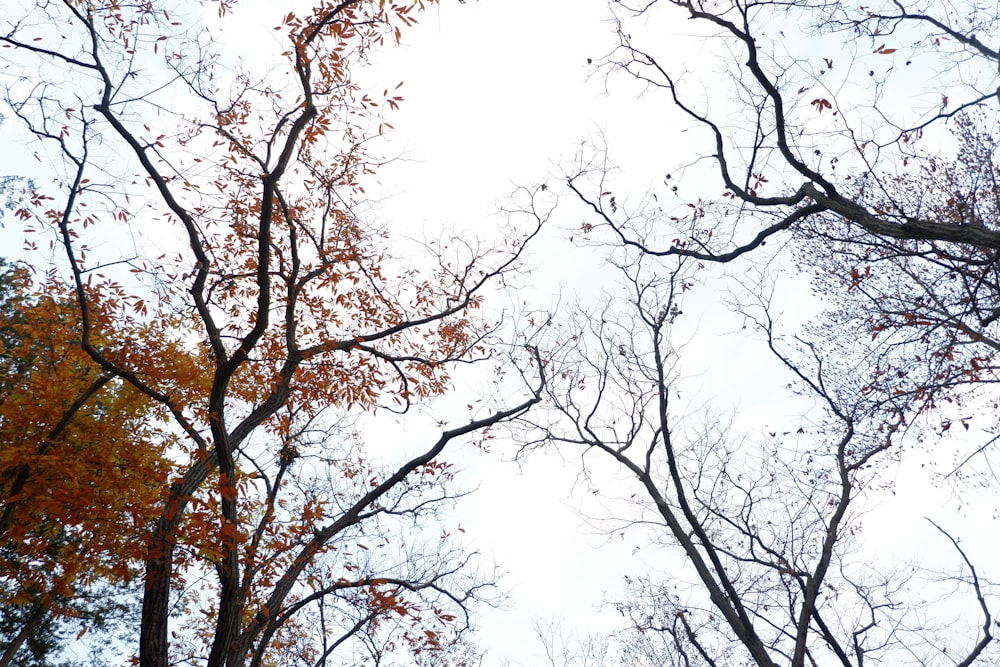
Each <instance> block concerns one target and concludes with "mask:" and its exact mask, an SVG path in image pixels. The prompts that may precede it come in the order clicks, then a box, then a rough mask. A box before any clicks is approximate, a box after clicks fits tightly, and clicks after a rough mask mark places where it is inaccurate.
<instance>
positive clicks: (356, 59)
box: [0, 0, 542, 667]
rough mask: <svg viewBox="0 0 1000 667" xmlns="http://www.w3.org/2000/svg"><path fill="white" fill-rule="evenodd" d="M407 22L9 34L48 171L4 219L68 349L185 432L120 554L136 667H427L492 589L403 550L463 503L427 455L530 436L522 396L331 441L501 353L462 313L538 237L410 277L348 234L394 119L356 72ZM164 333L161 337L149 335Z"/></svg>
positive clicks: (448, 556) (438, 552)
mask: <svg viewBox="0 0 1000 667" xmlns="http://www.w3.org/2000/svg"><path fill="white" fill-rule="evenodd" d="M422 6H423V3H420V2H409V3H406V2H404V3H399V4H392V3H386V2H381V1H375V0H343V1H340V2H322V1H321V2H317V3H314V4H313V5H310V6H303V7H300V8H297V9H294V10H292V11H282V12H281V13H280V15H275V16H273V17H271V20H272V22H269V23H267V24H265V25H264V26H263V29H261V26H260V21H261V20H262V17H263V16H264V15H266V14H267V12H260V11H258V10H259V8H248V11H249V12H250V15H249V16H243V14H241V7H240V6H238V5H236V4H235V3H232V2H222V3H219V4H218V5H217V8H218V14H219V19H218V21H219V26H220V27H221V28H222V29H223V30H239V31H241V33H242V34H241V36H240V38H239V39H232V38H231V35H232V34H233V33H227V34H226V36H227V39H225V40H223V38H222V37H221V36H220V37H218V38H217V39H218V40H219V41H218V42H213V41H212V40H211V38H210V36H211V34H212V33H211V32H210V31H208V26H206V25H205V24H206V23H211V22H212V21H214V19H212V20H210V19H208V18H199V16H198V14H199V12H200V11H201V10H202V9H203V8H202V7H201V5H198V4H196V3H193V4H190V5H178V6H175V5H173V4H172V5H170V6H165V5H161V4H159V3H156V2H142V3H138V4H127V3H119V2H117V1H111V2H98V3H92V2H91V3H82V2H76V1H75V0H67V1H66V2H59V3H35V4H30V3H29V4H28V5H27V6H25V7H24V8H23V13H9V12H8V13H6V16H5V17H4V19H3V20H4V28H3V30H2V32H3V36H2V37H0V42H2V45H3V46H4V47H5V51H4V58H5V61H6V63H7V65H6V66H7V67H9V68H11V71H14V72H17V73H18V74H17V75H16V76H15V78H14V79H13V80H11V82H9V83H8V85H7V88H6V98H7V101H8V104H9V105H10V109H11V110H12V112H13V113H14V114H15V115H16V116H17V117H18V118H19V119H20V120H21V121H22V126H23V127H24V128H26V129H27V130H28V131H29V132H30V133H31V134H32V135H34V137H35V138H37V139H38V144H37V145H38V146H39V148H38V151H39V157H40V158H41V159H43V160H44V159H49V160H52V164H53V165H54V170H55V173H57V174H58V179H57V181H56V182H55V184H54V186H55V187H53V188H49V187H45V186H43V185H39V188H38V190H37V191H36V192H33V193H32V195H31V198H30V199H31V203H30V204H29V205H26V206H25V207H24V208H21V209H20V210H18V211H17V215H18V216H19V217H20V218H21V219H23V220H24V221H25V223H27V224H29V225H31V232H32V233H33V234H35V235H36V236H40V235H48V236H49V237H50V238H51V239H52V241H53V243H54V244H55V245H56V247H61V251H62V252H63V253H64V255H65V258H66V261H67V264H66V267H67V271H68V272H69V275H70V277H71V281H72V284H73V286H74V299H75V301H76V307H77V309H78V311H79V318H80V326H79V331H78V343H79V347H80V349H81V350H82V351H83V352H84V353H86V355H87V356H88V357H89V358H90V359H91V360H92V362H93V363H94V364H96V366H97V367H98V368H100V369H101V372H102V373H103V375H102V377H108V378H115V381H116V382H122V383H125V384H127V385H129V386H131V387H132V388H134V389H135V390H137V391H138V392H139V393H141V394H142V395H143V396H145V397H146V398H147V399H148V400H150V401H152V402H153V403H155V404H156V405H157V406H159V409H162V410H163V411H164V412H165V413H166V414H168V415H169V416H170V418H171V420H172V423H173V429H174V431H175V434H176V438H177V442H176V443H175V444H173V445H171V446H170V447H168V448H167V450H166V454H167V456H168V457H169V458H170V461H171V468H172V472H171V474H170V477H169V479H167V480H165V481H162V482H160V481H158V480H150V483H151V484H154V485H155V486H156V493H155V497H156V501H155V504H154V505H153V506H152V507H151V508H150V507H146V508H145V509H151V510H152V512H153V519H152V522H151V524H150V525H148V526H147V529H146V531H145V533H144V534H143V535H142V538H141V539H137V540H135V542H134V543H133V544H132V545H131V548H130V550H128V551H126V552H124V553H123V554H122V557H123V558H135V559H139V560H141V561H142V563H143V580H144V589H143V593H142V618H141V623H140V627H138V628H137V633H136V634H137V635H138V660H139V664H140V665H143V666H149V667H152V666H165V665H167V664H172V663H176V662H186V663H190V664H204V665H208V666H211V667H217V666H222V665H231V666H235V665H244V664H251V665H264V664H268V665H272V664H291V663H295V664H301V663H302V662H303V661H304V662H305V663H306V664H317V665H320V664H328V662H329V661H332V660H336V659H338V656H342V657H341V658H340V659H341V660H343V661H344V662H347V663H350V664H356V663H357V662H358V661H361V660H365V659H372V660H375V662H376V663H379V662H382V661H383V660H388V659H390V658H391V656H393V655H394V654H396V653H398V652H404V653H421V652H427V651H435V650H438V649H441V648H443V647H444V646H445V645H447V644H450V643H451V642H452V641H453V639H452V638H451V635H452V634H455V633H457V632H460V631H461V630H462V629H464V628H465V627H466V626H467V622H468V619H467V617H466V606H467V605H468V604H469V603H471V602H472V601H474V600H476V599H478V598H479V597H480V596H481V594H482V592H483V586H485V585H487V584H488V583H489V581H490V578H489V576H488V573H486V574H487V576H486V578H485V579H484V578H482V577H481V576H479V574H477V571H476V567H475V565H476V564H475V561H474V558H473V556H472V555H469V554H463V553H462V551H461V550H460V548H459V545H458V544H457V543H456V542H455V540H454V539H453V538H449V533H450V531H444V532H443V533H442V531H440V530H439V531H437V532H435V533H433V537H432V538H431V537H429V536H428V534H426V533H422V530H423V529H425V528H427V527H428V526H429V524H428V522H429V521H430V520H431V519H432V518H433V517H434V516H435V513H436V511H437V508H438V507H439V506H441V503H443V502H446V501H447V500H449V499H450V498H452V497H454V492H453V491H451V490H449V489H450V488H451V487H450V482H451V480H452V477H453V475H454V470H453V468H452V467H451V466H450V464H449V463H448V462H446V461H444V460H442V458H441V455H442V453H443V452H444V451H445V449H446V448H447V447H449V445H452V443H453V442H455V441H458V440H463V439H468V438H469V437H470V436H476V434H479V435H480V437H485V433H486V432H487V431H488V429H489V428H490V427H492V426H494V425H497V424H500V423H502V422H504V421H506V420H509V419H511V418H513V417H516V416H518V415H521V414H523V413H524V412H525V411H526V410H527V409H528V408H529V407H530V406H532V405H533V404H535V403H537V402H538V401H539V392H540V386H541V381H540V380H530V379H527V378H526V382H524V383H523V384H521V385H520V392H521V393H520V395H512V394H510V392H509V391H508V392H507V393H501V394H500V397H499V398H498V399H497V402H496V403H494V404H493V405H492V407H488V408H482V409H481V411H480V412H476V413H471V412H470V415H469V416H468V418H467V419H466V420H464V421H459V422H456V423H448V422H446V421H444V420H442V422H441V426H442V427H443V430H441V432H440V435H439V436H437V437H435V438H431V440H430V441H429V442H427V443H423V444H422V443H420V442H413V443H407V442H402V443H400V442H395V443H387V442H368V441H367V440H366V438H365V435H364V432H363V431H360V430H357V429H355V428H353V427H352V426H351V423H350V421H349V418H350V416H351V415H381V414H387V413H390V412H394V413H407V412H410V411H415V410H414V407H415V406H420V405H424V404H426V403H427V402H428V401H430V400H431V399H433V398H434V397H437V396H440V395H441V394H443V393H445V392H446V391H447V390H448V388H449V385H450V381H449V380H450V378H449V372H450V370H449V369H450V368H451V367H452V366H453V365H455V364H459V363H467V362H470V361H475V360H477V359H487V358H489V357H490V356H491V355H500V354H506V352H505V350H510V349H511V348H510V346H509V345H508V346H504V345H503V344H502V341H500V340H499V339H498V337H497V335H496V332H497V331H498V330H499V327H500V326H501V324H502V323H498V322H496V321H491V320H490V319H489V318H486V317H485V316H480V315H478V314H477V311H478V309H479V308H480V306H481V304H482V299H483V296H482V292H483V290H484V289H485V287H486V286H488V285H489V284H491V283H493V282H494V281H496V280H499V279H502V277H503V276H505V275H506V274H508V273H509V272H511V271H514V270H516V269H517V267H518V262H519V257H520V255H521V253H522V250H523V248H524V244H525V243H526V241H527V240H528V239H529V238H530V237H531V236H532V235H533V234H534V233H535V232H536V231H537V229H538V225H540V224H541V222H542V219H541V216H536V218H535V220H534V222H533V224H532V225H531V226H530V227H529V228H528V229H526V230H522V231H518V230H516V229H512V230H506V231H505V234H504V237H503V238H504V240H503V241H502V242H498V243H497V244H496V245H494V246H491V247H477V246H475V245H474V244H472V243H471V242H469V241H468V240H467V239H464V240H463V239H444V240H443V242H442V244H441V247H440V250H439V252H437V253H432V254H430V256H429V257H428V258H427V259H428V260H429V261H427V262H425V263H424V264H425V266H421V265H420V264H419V262H417V261H416V260H414V259H412V258H404V260H400V259H397V258H396V257H395V256H394V254H393V247H394V246H393V245H392V241H393V239H392V238H391V236H390V234H389V233H388V232H386V231H384V230H379V229H377V228H375V227H374V226H371V225H368V224H366V223H365V221H364V220H363V219H362V218H361V217H360V215H359V213H358V210H357V207H358V204H359V203H360V202H362V201H363V200H364V188H363V186H364V178H365V176H366V175H367V174H368V173H369V172H370V171H371V170H372V169H373V162H374V160H372V159H370V158H369V156H368V153H367V146H368V145H369V143H370V142H371V141H372V139H373V138H374V137H377V135H378V134H379V133H381V132H382V130H383V128H384V127H385V124H384V123H385V122H384V120H383V118H382V110H383V108H385V109H391V108H394V107H396V106H398V104H399V102H400V100H401V98H400V97H399V96H398V94H397V93H395V92H389V91H388V90H386V92H385V93H384V94H383V95H381V96H377V95H374V94H372V93H369V92H367V91H365V90H363V89H362V88H361V87H360V86H359V84H357V83H356V82H355V79H354V77H353V76H352V67H360V66H361V65H363V63H364V61H365V57H366V54H367V53H368V52H369V50H371V49H373V48H376V47H378V45H379V44H381V43H382V42H383V41H384V40H387V39H388V40H392V39H398V38H399V36H400V34H401V30H402V29H404V28H405V27H406V26H407V25H409V24H412V23H413V22H414V20H415V14H416V13H417V11H418V10H419V9H422ZM241 20H242V21H243V22H240V21H241ZM231 26H239V28H232V27H231ZM271 28H274V29H273V30H271ZM255 31H256V32H255ZM248 47H249V48H248ZM265 52H266V53H265ZM26 238H27V239H28V242H29V244H30V243H31V237H30V236H29V237H26ZM122 247H128V250H122V249H121V248H122ZM431 247H437V246H431ZM401 252H402V251H401ZM99 294H100V295H106V296H104V297H102V298H98V296H97V295H99ZM164 323H166V324H167V325H168V326H166V327H165V329H166V331H167V332H168V333H171V334H172V337H171V338H170V341H173V342H170V341H168V340H165V339H164V337H163V336H162V335H158V334H153V333H151V332H154V331H156V330H157V327H160V328H164V327H163V326H162V325H163V324H164ZM176 341H181V342H182V343H183V346H184V355H177V354H175V350H174V347H173V346H174V342H176ZM521 353H523V354H528V355H529V356H530V353H529V352H528V351H526V350H524V349H523V348H522V349H521ZM528 363H533V362H532V361H531V360H530V359H529V360H528ZM524 367H525V368H527V366H524ZM536 368H539V369H540V366H536ZM470 410H471V408H470ZM115 418H117V417H116V415H114V414H109V415H108V419H109V420H113V419H115ZM366 419H367V417H366ZM131 444H132V446H133V447H140V443H139V442H133V443H131ZM88 483H93V484H99V483H100V482H99V480H88ZM117 491H118V492H119V493H121V492H125V491H126V490H125V489H118V490H117ZM129 499H131V500H137V499H136V498H134V497H131V498H129ZM92 509H94V510H95V511H99V510H101V509H102V508H92ZM421 534H423V535H424V537H423V538H420V535H421ZM78 556H79V558H80V561H81V562H80V567H81V568H84V567H86V566H87V562H88V558H92V557H94V554H93V553H90V552H87V551H82V552H81V553H79V554H78ZM172 619H173V620H172ZM366 655H367V656H368V658H365V657H363V656H366Z"/></svg>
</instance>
